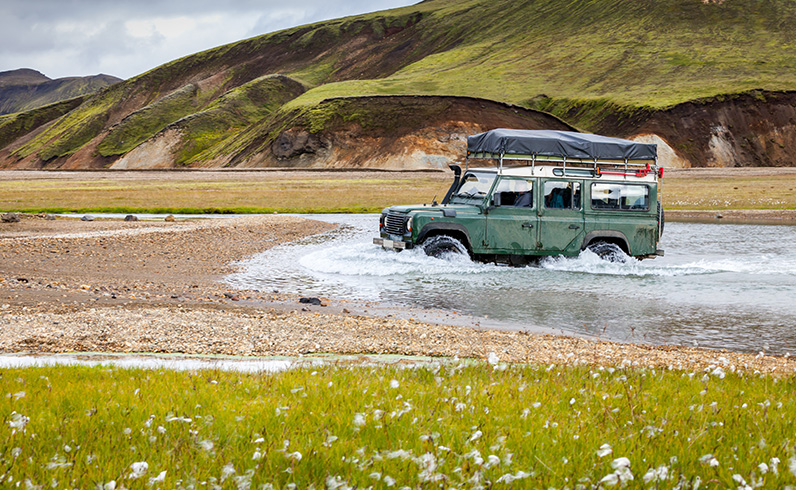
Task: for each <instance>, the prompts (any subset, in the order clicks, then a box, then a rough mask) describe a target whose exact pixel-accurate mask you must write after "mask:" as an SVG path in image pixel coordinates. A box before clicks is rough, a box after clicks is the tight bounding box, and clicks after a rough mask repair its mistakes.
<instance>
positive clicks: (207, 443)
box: [199, 439, 214, 453]
mask: <svg viewBox="0 0 796 490" xmlns="http://www.w3.org/2000/svg"><path fill="white" fill-rule="evenodd" d="M213 446H214V444H213V441H211V440H209V439H203V440H201V441H199V447H200V448H202V449H204V450H205V451H207V452H208V453H209V452H211V451H213Z"/></svg>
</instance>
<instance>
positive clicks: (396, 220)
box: [384, 213, 407, 235]
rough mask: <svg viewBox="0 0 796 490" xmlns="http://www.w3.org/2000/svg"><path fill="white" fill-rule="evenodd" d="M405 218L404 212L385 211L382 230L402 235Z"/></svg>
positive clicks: (404, 229)
mask: <svg viewBox="0 0 796 490" xmlns="http://www.w3.org/2000/svg"><path fill="white" fill-rule="evenodd" d="M406 218H407V216H406V215H405V214H401V213H387V216H386V217H385V218H384V231H385V232H387V233H389V234H390V235H403V234H404V232H405V231H406Z"/></svg>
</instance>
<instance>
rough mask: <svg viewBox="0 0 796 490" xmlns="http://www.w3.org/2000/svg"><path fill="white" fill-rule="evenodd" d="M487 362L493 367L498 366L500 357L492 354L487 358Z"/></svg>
mask: <svg viewBox="0 0 796 490" xmlns="http://www.w3.org/2000/svg"><path fill="white" fill-rule="evenodd" d="M486 362H488V363H489V364H491V365H493V366H497V363H499V362H500V357H498V355H497V354H495V353H494V352H490V353H489V355H487V356H486Z"/></svg>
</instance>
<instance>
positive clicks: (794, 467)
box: [777, 457, 796, 476]
mask: <svg viewBox="0 0 796 490" xmlns="http://www.w3.org/2000/svg"><path fill="white" fill-rule="evenodd" d="M777 462H779V461H777ZM788 469H789V470H790V472H791V473H793V476H796V457H793V458H790V459H789V460H788Z"/></svg>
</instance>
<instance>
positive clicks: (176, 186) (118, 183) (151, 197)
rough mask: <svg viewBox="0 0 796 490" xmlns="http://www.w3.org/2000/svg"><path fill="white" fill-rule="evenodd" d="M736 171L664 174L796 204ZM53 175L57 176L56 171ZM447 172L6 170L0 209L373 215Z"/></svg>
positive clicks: (760, 175)
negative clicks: (68, 172) (34, 171)
mask: <svg viewBox="0 0 796 490" xmlns="http://www.w3.org/2000/svg"><path fill="white" fill-rule="evenodd" d="M745 170H746V169H732V171H727V172H716V171H711V172H705V171H700V170H696V171H680V172H672V173H670V174H667V175H665V176H664V180H663V182H664V184H663V192H664V200H663V202H664V207H665V208H666V209H672V210H716V211H725V210H744V209H766V210H771V209H790V210H793V209H796V190H794V189H796V172H792V171H777V170H772V171H770V172H769V171H766V172H760V171H755V169H750V170H751V171H745ZM50 176H51V177H50ZM451 179H452V175H451V174H450V173H447V172H440V173H428V172H423V173H389V172H375V173H366V172H352V173H350V174H348V173H325V172H311V171H307V172H300V173H296V174H290V173H286V172H274V173H271V172H247V173H245V174H238V173H229V172H226V173H225V172H210V173H206V172H195V173H194V172H173V173H170V172H156V173H140V174H139V173H129V172H125V173H113V172H101V173H94V172H92V173H76V174H74V175H72V174H66V175H65V174H60V173H59V174H57V176H56V175H53V174H49V173H45V174H44V176H42V174H40V173H36V174H28V173H26V172H14V173H10V174H5V177H4V176H3V173H2V172H0V211H2V212H8V211H20V212H33V213H37V212H81V213H85V212H117V213H271V212H280V213H338V212H339V213H375V212H379V211H381V210H382V209H383V208H385V207H387V206H390V205H394V204H413V203H430V202H431V200H432V198H434V196H436V198H437V200H441V199H442V197H443V196H444V195H445V192H446V191H447V189H448V186H449V185H450V182H451Z"/></svg>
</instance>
